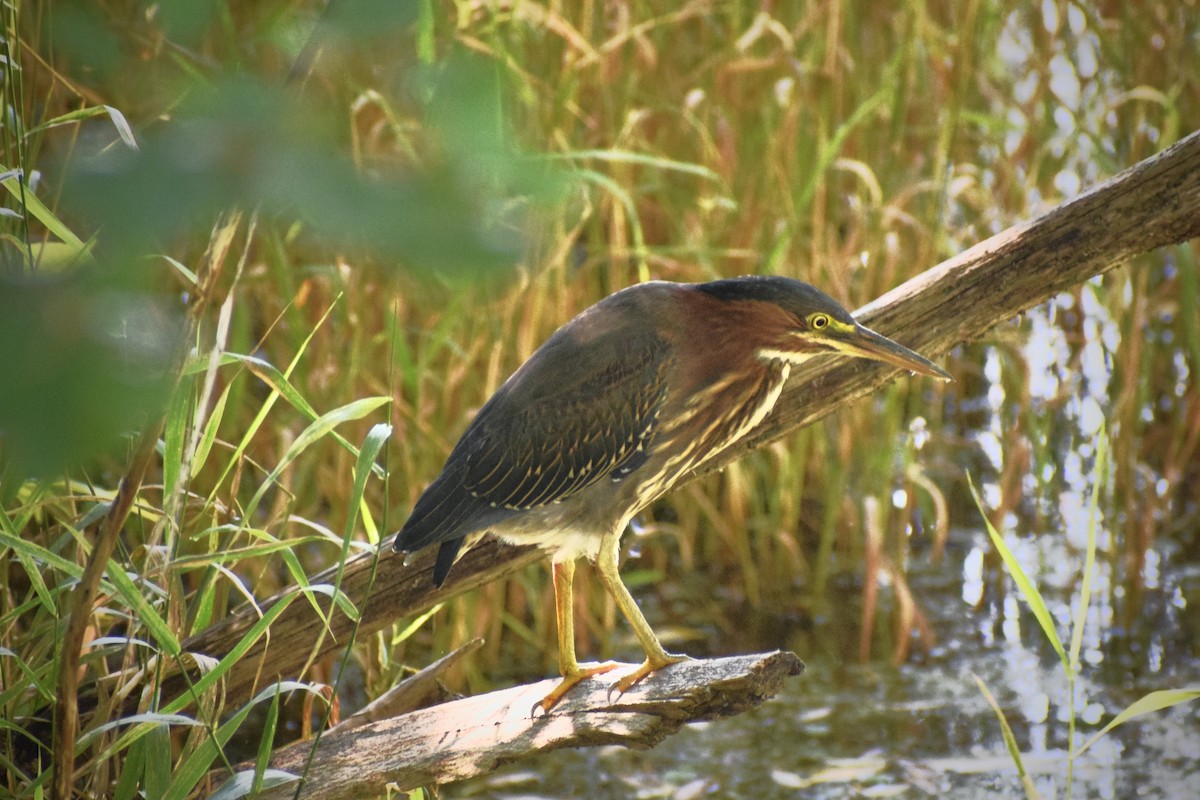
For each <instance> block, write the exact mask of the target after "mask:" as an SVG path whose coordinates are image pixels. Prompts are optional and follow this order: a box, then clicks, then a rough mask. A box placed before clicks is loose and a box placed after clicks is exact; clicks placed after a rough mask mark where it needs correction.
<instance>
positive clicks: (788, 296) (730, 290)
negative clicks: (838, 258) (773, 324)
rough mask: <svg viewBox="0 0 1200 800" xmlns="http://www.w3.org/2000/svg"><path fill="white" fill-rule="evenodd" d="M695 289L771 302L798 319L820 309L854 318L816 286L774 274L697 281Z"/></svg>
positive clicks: (720, 297)
mask: <svg viewBox="0 0 1200 800" xmlns="http://www.w3.org/2000/svg"><path fill="white" fill-rule="evenodd" d="M696 289H697V290H699V291H701V292H704V293H705V294H708V295H710V296H712V297H715V298H717V299H718V300H724V301H759V302H764V303H774V304H775V305H777V306H779V307H780V308H782V309H784V310H785V311H787V312H788V313H790V314H792V315H794V316H795V317H796V318H797V319H804V318H806V317H807V316H808V315H809V314H812V313H813V312H815V311H821V312H824V313H826V314H828V315H829V316H831V317H833V318H834V319H836V320H838V321H839V322H844V323H847V324H849V325H853V324H854V318H853V317H852V316H850V313H849V312H848V311H846V309H844V308H842V306H841V304H839V303H838V302H837V301H836V300H834V299H833V298H832V297H830V296H829V295H827V294H825V293H824V292H822V291H821V290H820V289H818V288H816V287H815V286H811V285H809V284H807V283H804V282H803V281H798V280H795V279H793V278H784V277H780V276H777V275H746V276H743V277H740V278H725V279H722V280H717V281H711V282H709V283H698V284H696Z"/></svg>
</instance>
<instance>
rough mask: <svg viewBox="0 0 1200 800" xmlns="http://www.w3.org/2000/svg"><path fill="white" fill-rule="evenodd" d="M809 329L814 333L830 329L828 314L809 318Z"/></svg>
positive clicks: (814, 315)
mask: <svg viewBox="0 0 1200 800" xmlns="http://www.w3.org/2000/svg"><path fill="white" fill-rule="evenodd" d="M808 327H810V328H812V329H813V330H814V331H819V330H824V329H825V328H827V327H829V316H828V315H827V314H813V315H811V316H810V317H809V318H808Z"/></svg>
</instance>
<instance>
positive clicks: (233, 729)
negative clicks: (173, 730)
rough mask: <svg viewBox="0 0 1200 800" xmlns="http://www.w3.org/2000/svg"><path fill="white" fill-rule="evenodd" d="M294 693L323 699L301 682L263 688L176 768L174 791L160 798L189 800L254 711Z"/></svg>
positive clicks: (284, 682) (286, 682)
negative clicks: (269, 701) (211, 737)
mask: <svg viewBox="0 0 1200 800" xmlns="http://www.w3.org/2000/svg"><path fill="white" fill-rule="evenodd" d="M292 691H302V692H312V693H314V694H316V695H317V696H318V697H321V696H322V695H321V693H320V692H319V691H317V690H316V689H315V688H313V687H312V686H309V685H308V684H306V683H300V682H299V681H280V682H279V683H277V684H275V685H273V686H268V687H267V688H265V689H263V690H262V691H261V692H259V693H258V694H257V695H256V696H255V697H254V699H253V700H251V701H250V702H248V703H246V704H245V705H244V706H242V707H241V708H240V709H238V711H237V713H236V714H234V715H233V716H232V717H230V718H229V720H227V721H226V722H225V723H223V724H222V725H221V727H220V728H218V729H217V731H216V737H215V738H214V739H206V740H205V741H203V742H201V743H200V746H199V747H197V748H196V749H195V750H193V751H192V752H191V753H190V754H188V756H187V758H185V759H184V760H183V763H181V764H180V765H179V766H178V768H176V770H175V774H174V776H173V780H172V782H171V786H170V788H169V789H167V791H165V792H163V793H162V794H161V795H158V796H160V797H162V798H163V800H185V798H187V797H188V795H190V794H191V793H192V792H193V791H194V790H195V788H196V787H197V786H198V785H199V784H200V781H201V779H203V777H204V774H205V773H206V772H207V771H208V769H209V767H210V766H211V765H212V763H213V761H215V760H216V759H217V757H218V756H219V755H220V751H221V749H222V748H224V747H225V745H226V744H227V743H228V742H229V740H230V739H231V738H233V735H234V734H235V733H237V731H238V728H240V727H241V726H242V723H243V722H245V720H246V717H247V716H249V715H250V712H251V710H253V708H254V707H255V706H256V705H258V704H259V703H262V702H263V701H265V700H269V699H271V698H272V697H273V696H276V695H277V694H278V693H279V692H292Z"/></svg>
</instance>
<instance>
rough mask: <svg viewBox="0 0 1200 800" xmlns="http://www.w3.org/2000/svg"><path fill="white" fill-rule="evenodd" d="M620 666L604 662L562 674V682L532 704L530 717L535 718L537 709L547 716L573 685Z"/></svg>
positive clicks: (581, 666)
mask: <svg viewBox="0 0 1200 800" xmlns="http://www.w3.org/2000/svg"><path fill="white" fill-rule="evenodd" d="M619 666H621V665H620V664H618V663H617V662H616V661H605V662H603V663H601V664H589V665H586V666H585V665H580V666H579V668H578V669H574V670H571V671H570V672H566V673H564V674H563V677H562V680H561V681H559V682H558V685H557V686H555V687H554V689H553V690H552V691H551V692H550V694H548V695H546V696H545V697H543V698H542V699H541V700H540V701H538V702H537V703H535V704H534V706H533V709H532V710H531V711H530V712H529V715H530V716H531V717H536V716H537V712H538V709H539V708H540V709H541V710H542V713H543V714H549V713H550V709H552V708H554V706H556V705H558V701H559V700H562V699H563V697H564V696H565V695H566V694H567V692H569V691H571V689H573V688H574V687H575V684H577V683H579V682H580V681H582V680H584V679H585V678H590V677H592V676H593V675H603V674H604V673H606V672H611V671H612V670H614V669H616V668H617V667H619Z"/></svg>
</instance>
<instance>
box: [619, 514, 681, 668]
mask: <svg viewBox="0 0 1200 800" xmlns="http://www.w3.org/2000/svg"><path fill="white" fill-rule="evenodd" d="M620 552H621V535H620V534H619V533H617V534H609V535H607V536H605V537H604V541H603V542H601V543H600V552H599V553H598V554H597V556H596V571H597V572H598V573H599V574H600V581H601V583H603V584H604V588H605V589H607V590H608V593H609V595H610V596H611V597H612V599H613V600H614V601H616V604H617V608H619V609H621V613H622V614H624V615H625V619H627V620H629V624H630V625H631V626H633V632H634V634H635V635H636V636H637V638H638V641H639V642H641V643H642V650H644V651H645V652H646V660H645V662H644V663H643V664H642V665H641V666H640V667H638V668H637V669H636V670H634V671H633V672H631V673H630V674H628V675H626V676H624V677H622V678H621V680H619V681H617V682H616V684H614V685H613V689H614V690H616V691H617V692H627V691H629V689H630V688H631V687H632V686H633V685H634V684H636V683H637V682H638V681H640V680H642V679H643V678H645V677H646V676H647V675H649V674H650V673H652V672H655V671H657V670H660V669H662V668H663V667H666V666H669V665H671V664H678V663H679V662H680V661H687V660H688V657H687V656H683V655H675V654H674V653H668V652H667V651H666V650H665V649H663V646H662V642H660V641H658V637H657V636H656V635H655V634H654V630H653V629H652V628H651V627H650V623H649V622H647V621H646V618H645V617H644V616H643V615H642V610H641V609H640V608H638V605H637V601H636V600H634V599H633V595H631V594H630V593H629V590H628V589H626V588H625V584H624V583H623V582H622V581H621V574H620V572H619V571H618V556H619V555H620Z"/></svg>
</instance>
